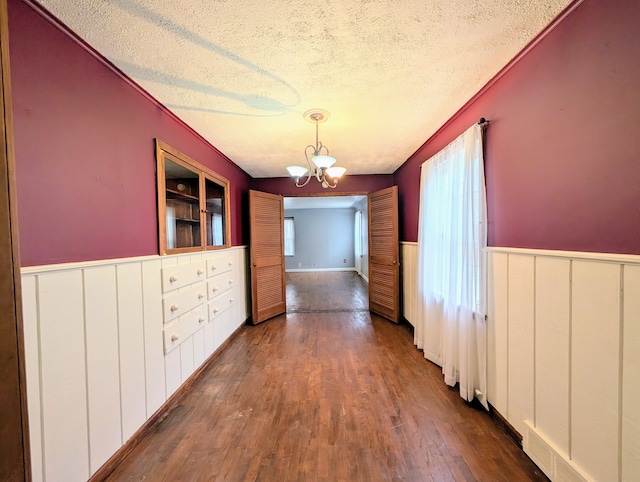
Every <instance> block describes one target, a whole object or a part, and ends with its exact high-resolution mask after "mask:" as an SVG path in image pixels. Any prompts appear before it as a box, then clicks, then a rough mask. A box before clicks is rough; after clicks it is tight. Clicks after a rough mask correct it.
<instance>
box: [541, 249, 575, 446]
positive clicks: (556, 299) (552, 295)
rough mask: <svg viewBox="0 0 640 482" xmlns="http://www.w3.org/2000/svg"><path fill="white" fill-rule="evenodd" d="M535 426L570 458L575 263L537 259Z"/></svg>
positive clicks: (566, 260)
mask: <svg viewBox="0 0 640 482" xmlns="http://www.w3.org/2000/svg"><path fill="white" fill-rule="evenodd" d="M535 277H536V306H535V313H536V320H535V332H536V335H535V387H536V394H535V396H536V398H535V424H534V425H535V427H536V429H537V431H538V432H541V433H544V434H545V435H546V436H547V437H549V438H550V439H551V440H554V441H555V443H556V445H557V447H558V448H559V449H560V450H562V451H563V452H564V454H565V456H568V455H569V367H570V365H569V361H570V360H569V359H570V357H569V349H570V344H569V343H570V341H569V335H570V322H571V319H570V316H571V311H570V310H571V303H570V301H571V260H568V259H561V258H545V257H539V258H536V267H535Z"/></svg>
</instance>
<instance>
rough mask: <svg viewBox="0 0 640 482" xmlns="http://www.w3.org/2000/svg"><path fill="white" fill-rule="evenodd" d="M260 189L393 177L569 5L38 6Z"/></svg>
mask: <svg viewBox="0 0 640 482" xmlns="http://www.w3.org/2000/svg"><path fill="white" fill-rule="evenodd" d="M39 3H40V4H41V5H43V6H44V7H45V8H46V9H47V10H49V11H50V12H51V13H52V14H53V15H54V16H55V17H57V18H58V19H60V20H61V21H62V22H63V23H64V24H66V25H67V26H68V27H69V28H70V29H71V30H73V31H74V32H75V33H76V34H77V35H78V36H79V37H81V38H82V39H83V40H84V41H86V42H87V43H88V44H89V45H90V46H91V47H93V48H94V49H96V50H97V51H98V52H100V53H101V54H102V55H103V56H104V57H105V58H107V59H108V60H109V61H110V62H112V63H113V64H114V65H115V66H116V67H118V68H119V69H120V70H122V71H123V72H124V73H125V74H126V75H128V76H129V77H130V78H131V79H133V80H134V81H135V82H136V83H138V84H139V85H140V86H141V87H142V88H143V89H145V90H146V91H147V92H149V93H150V94H151V95H152V96H153V97H155V98H156V99H157V100H158V101H159V102H161V103H162V104H163V105H164V106H166V107H167V108H168V109H170V110H171V111H172V112H173V113H175V114H176V115H177V116H178V117H179V118H181V119H182V120H183V121H184V122H186V123H187V124H188V125H190V126H191V127H192V128H193V129H194V130H195V131H197V132H198V133H199V134H200V135H201V136H202V137H204V138H205V139H206V140H207V141H209V142H210V143H211V144H213V145H214V146H215V147H216V148H218V149H219V150H220V151H221V152H222V153H224V154H225V155H226V156H227V157H229V158H230V159H231V160H232V161H233V162H234V163H235V164H237V165H238V166H240V167H241V168H242V169H244V170H245V171H246V172H247V173H248V174H250V175H251V176H253V177H255V178H261V177H281V176H287V172H286V170H285V167H286V166H288V165H293V164H295V165H306V161H305V159H304V148H305V146H307V145H309V144H313V143H314V141H315V127H314V125H313V124H311V123H309V122H307V121H306V120H305V119H304V118H303V113H304V112H306V111H307V110H310V109H324V110H327V111H329V112H330V113H331V116H330V118H329V120H328V121H326V122H324V123H322V124H321V125H320V129H319V138H320V140H321V141H322V143H323V144H324V145H326V146H327V147H328V148H329V150H330V153H331V155H332V156H333V157H335V158H336V159H337V161H338V165H340V166H343V167H346V168H347V175H350V174H390V173H393V172H394V171H395V170H396V169H397V168H398V167H400V165H402V163H403V162H404V161H406V160H407V158H408V157H409V156H410V155H411V154H412V153H413V152H415V151H416V149H418V148H419V147H420V146H421V145H422V144H423V143H424V142H425V141H426V140H427V139H428V138H429V137H430V136H431V135H432V134H433V133H434V132H435V131H436V130H437V129H438V128H439V127H440V126H441V125H442V124H443V123H445V122H446V121H447V120H448V119H449V118H450V117H451V116H452V115H453V114H454V113H455V112H456V111H457V110H458V109H459V108H460V107H462V106H463V105H464V104H465V102H466V101H468V100H469V99H470V98H471V97H472V96H473V95H474V94H475V93H476V92H478V91H479V90H480V89H481V88H482V87H483V86H484V85H485V84H486V83H487V82H488V81H489V80H490V79H491V78H492V77H493V76H494V75H495V74H496V73H497V72H498V71H499V70H500V69H501V68H502V67H504V66H505V65H506V64H507V63H508V62H509V61H510V60H511V59H512V58H513V57H514V56H515V55H517V54H518V52H519V51H520V50H522V48H523V47H524V46H525V45H526V44H527V43H528V42H530V41H531V40H532V39H533V38H534V37H535V36H536V35H537V34H538V33H539V32H540V31H541V30H542V29H544V27H545V26H546V25H548V24H549V23H550V22H551V21H552V20H553V19H554V17H555V16H556V15H558V14H559V13H560V12H561V11H562V10H563V9H564V8H565V7H566V6H567V5H568V4H569V3H570V2H569V1H568V0H472V1H470V0H407V1H398V0H351V1H348V0H271V1H268V2H266V1H255V0H254V1H250V0H108V1H107V0H40V2H39Z"/></svg>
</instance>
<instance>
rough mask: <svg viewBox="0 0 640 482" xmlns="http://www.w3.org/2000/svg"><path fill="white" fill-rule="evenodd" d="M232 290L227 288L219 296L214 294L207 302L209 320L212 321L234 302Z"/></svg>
mask: <svg viewBox="0 0 640 482" xmlns="http://www.w3.org/2000/svg"><path fill="white" fill-rule="evenodd" d="M234 301H235V300H234V298H233V290H229V291H227V292H226V293H223V294H221V295H219V296H216V297H215V298H214V299H212V300H211V301H210V302H209V305H208V307H209V321H213V320H214V319H216V318H217V317H218V316H220V314H221V313H224V312H225V311H227V310H228V309H229V308H231V306H233V303H234Z"/></svg>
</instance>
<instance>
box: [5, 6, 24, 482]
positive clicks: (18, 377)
mask: <svg viewBox="0 0 640 482" xmlns="http://www.w3.org/2000/svg"><path fill="white" fill-rule="evenodd" d="M0 57H1V58H0V65H1V67H2V68H1V74H0V83H1V84H2V85H1V86H0V108H1V109H2V118H1V119H0V122H1V123H2V140H1V144H2V148H1V149H0V253H2V254H1V255H0V313H1V315H0V380H2V390H0V407H2V409H1V410H0V440H1V441H2V442H1V446H2V448H0V479H1V480H31V463H30V458H29V430H28V419H27V396H26V377H25V358H24V339H23V331H22V303H21V291H20V255H19V250H18V227H17V219H18V216H17V210H16V189H15V186H16V183H15V159H14V151H13V117H12V112H11V75H10V70H9V32H8V13H7V0H0Z"/></svg>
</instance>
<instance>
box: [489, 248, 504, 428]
mask: <svg viewBox="0 0 640 482" xmlns="http://www.w3.org/2000/svg"><path fill="white" fill-rule="evenodd" d="M487 272H488V292H490V293H493V294H494V296H490V297H489V299H488V300H487V311H488V320H487V365H488V366H487V392H488V393H487V398H488V400H489V402H490V403H491V404H492V405H493V406H494V407H495V409H496V410H498V412H500V413H501V414H502V415H503V416H505V417H506V416H507V414H508V413H509V390H508V381H509V372H508V367H509V363H508V359H509V297H508V294H509V289H508V286H509V256H508V255H506V254H504V253H490V255H489V262H488V269H487Z"/></svg>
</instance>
